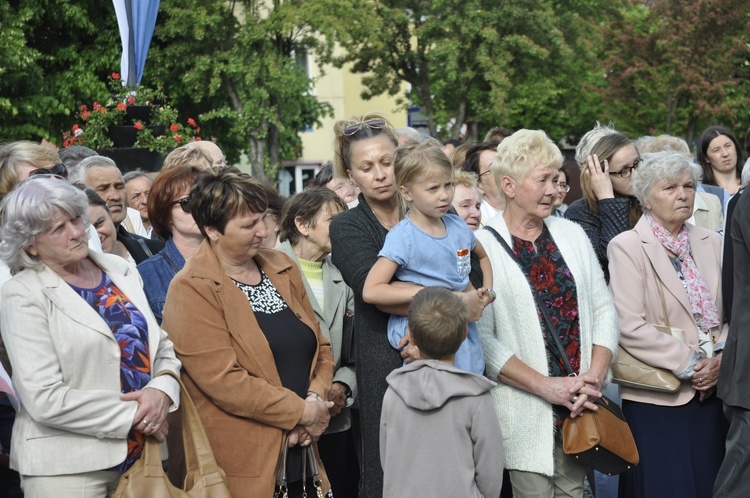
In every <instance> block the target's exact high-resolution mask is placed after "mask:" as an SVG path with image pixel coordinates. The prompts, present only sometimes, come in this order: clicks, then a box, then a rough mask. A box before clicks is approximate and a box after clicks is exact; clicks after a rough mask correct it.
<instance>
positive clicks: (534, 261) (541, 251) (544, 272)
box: [512, 225, 581, 426]
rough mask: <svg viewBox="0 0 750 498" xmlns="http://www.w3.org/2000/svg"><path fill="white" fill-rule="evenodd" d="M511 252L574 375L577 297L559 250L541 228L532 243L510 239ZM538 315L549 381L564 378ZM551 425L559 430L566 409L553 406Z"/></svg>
mask: <svg viewBox="0 0 750 498" xmlns="http://www.w3.org/2000/svg"><path fill="white" fill-rule="evenodd" d="M512 241H513V252H514V253H515V254H516V256H517V257H518V260H519V261H520V262H521V269H522V270H523V271H524V273H526V274H527V275H529V277H530V278H531V281H532V283H533V284H534V289H535V290H536V292H537V293H538V294H539V296H540V297H541V298H542V301H543V302H544V304H545V307H546V308H547V313H548V314H549V316H550V318H551V319H552V324H553V325H554V326H555V327H557V334H558V337H559V338H560V342H561V343H562V345H563V347H564V348H565V351H566V353H567V355H568V360H569V361H570V366H571V367H572V368H573V371H574V372H575V373H580V367H581V332H580V330H579V324H578V297H577V295H576V283H575V280H574V279H573V275H572V274H571V273H570V270H569V269H568V265H567V264H565V260H564V259H563V257H562V254H561V253H560V249H559V248H558V247H557V244H555V241H554V239H553V238H552V235H550V233H549V231H548V230H547V226H546V225H545V226H544V229H543V230H542V233H541V235H540V236H539V238H537V239H536V241H535V242H529V241H526V240H523V239H519V238H517V237H512ZM538 314H539V324H540V325H541V327H542V333H543V334H544V341H545V347H546V349H547V365H548V367H549V375H550V377H565V376H567V375H568V373H567V371H566V370H565V363H564V362H563V361H562V359H561V358H560V355H559V353H558V351H557V346H555V342H554V339H553V337H552V336H551V335H549V332H550V331H549V330H548V329H547V323H546V321H545V319H544V316H543V315H542V313H541V311H538ZM553 408H554V410H553V411H554V415H555V425H558V426H562V423H563V420H565V417H567V416H568V413H569V411H568V409H567V408H565V407H563V406H554V407H553Z"/></svg>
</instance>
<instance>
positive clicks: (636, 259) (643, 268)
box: [607, 217, 728, 406]
mask: <svg viewBox="0 0 750 498" xmlns="http://www.w3.org/2000/svg"><path fill="white" fill-rule="evenodd" d="M686 226H687V227H688V230H689V235H688V236H689V239H690V251H691V254H692V257H693V260H695V264H696V266H697V267H698V270H699V271H700V274H701V276H702V277H703V280H704V281H705V282H706V285H707V286H708V289H709V291H710V292H711V295H712V296H713V298H714V301H715V302H716V307H717V308H718V312H719V317H720V319H722V321H723V317H724V311H723V304H722V300H721V237H720V236H719V234H717V233H715V232H711V231H709V230H705V229H703V228H699V227H696V226H693V225H690V224H686ZM607 254H608V257H609V272H610V288H611V290H612V294H613V296H614V299H615V307H616V308H617V316H618V318H619V323H620V345H621V346H623V347H624V348H626V349H627V350H628V352H630V353H631V354H632V355H633V356H634V357H636V358H638V359H640V360H641V361H644V362H646V363H648V364H650V365H654V366H657V367H661V368H665V369H667V370H671V371H672V372H681V371H682V370H684V369H685V367H687V365H688V362H689V360H690V358H691V356H692V354H691V351H690V350H695V351H697V350H698V328H697V325H696V323H695V320H694V319H693V313H692V311H691V308H690V301H689V300H688V296H687V292H685V288H684V287H683V286H682V282H680V279H679V276H678V275H677V272H676V271H675V269H674V266H673V265H672V263H671V261H670V260H669V256H668V254H667V251H666V249H664V247H663V246H662V245H661V243H660V242H659V240H658V239H657V238H656V236H655V235H654V233H653V231H652V230H651V227H650V226H649V224H648V221H647V220H646V218H645V217H641V219H640V220H639V221H638V223H637V224H636V226H635V228H634V229H633V230H629V231H627V232H623V233H621V234H620V235H618V236H617V237H615V238H614V239H612V241H611V242H610V244H609V247H608V249H607ZM654 272H656V274H658V276H659V278H660V279H661V281H662V282H663V284H664V288H663V289H664V301H665V303H666V308H667V314H668V315H669V322H670V325H671V326H672V327H677V328H681V329H683V330H684V331H685V340H686V342H687V344H683V343H682V342H680V341H678V340H677V339H676V338H674V337H672V336H670V335H667V334H664V333H662V332H659V331H658V330H656V329H655V328H654V327H653V326H652V324H656V325H664V324H665V320H664V316H663V313H662V306H661V300H660V298H659V291H658V287H657V285H658V280H657V279H656V278H655V275H654ZM727 331H728V327H727V325H726V324H723V325H721V326H718V327H715V328H714V329H713V330H712V331H711V338H712V341H713V343H714V344H717V343H720V342H721V343H723V342H724V341H725V340H726V336H727ZM621 395H622V398H623V399H628V400H632V401H639V402H643V403H652V404H655V405H662V406H680V405H684V404H686V403H687V402H688V401H690V400H691V399H692V398H693V396H694V395H695V390H694V389H693V388H692V387H691V385H690V382H687V381H684V382H683V383H682V386H681V388H680V390H679V391H677V392H676V393H670V394H668V393H657V392H653V391H646V390H642V389H633V388H627V387H621Z"/></svg>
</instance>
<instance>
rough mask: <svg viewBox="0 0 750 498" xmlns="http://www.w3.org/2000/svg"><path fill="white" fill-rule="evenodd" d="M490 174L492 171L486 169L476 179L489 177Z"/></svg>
mask: <svg viewBox="0 0 750 498" xmlns="http://www.w3.org/2000/svg"><path fill="white" fill-rule="evenodd" d="M490 173H492V170H491V169H488V170H487V171H485V172H484V173H479V175H477V178H482V177H483V176H484V175H489V174H490Z"/></svg>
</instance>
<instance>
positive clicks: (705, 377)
mask: <svg viewBox="0 0 750 498" xmlns="http://www.w3.org/2000/svg"><path fill="white" fill-rule="evenodd" d="M720 367H721V356H717V357H715V358H704V359H702V360H700V361H699V362H698V363H696V364H695V366H694V367H693V370H695V375H693V378H692V379H691V383H692V385H693V389H695V390H696V391H699V392H700V393H701V401H703V399H704V398H705V397H707V395H708V394H709V393H708V391H710V390H712V389H713V388H714V387H716V383H717V382H718V381H719V368H720Z"/></svg>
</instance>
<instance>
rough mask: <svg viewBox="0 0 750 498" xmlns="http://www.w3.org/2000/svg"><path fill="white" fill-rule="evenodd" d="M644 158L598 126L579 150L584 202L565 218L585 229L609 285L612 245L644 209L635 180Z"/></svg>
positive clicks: (576, 204)
mask: <svg viewBox="0 0 750 498" xmlns="http://www.w3.org/2000/svg"><path fill="white" fill-rule="evenodd" d="M640 160H641V158H640V155H639V154H638V151H637V150H636V148H635V145H634V144H633V142H632V141H631V140H630V139H629V138H627V137H626V136H624V135H621V134H620V133H617V131H615V129H614V128H611V127H608V126H601V125H597V126H596V127H595V128H594V129H593V130H591V131H589V132H588V133H586V135H584V136H583V138H582V139H581V141H580V143H579V144H578V146H577V147H576V161H577V162H578V164H579V165H580V166H581V190H582V191H583V198H581V199H578V200H577V201H575V202H573V203H572V204H571V205H570V206H569V207H568V209H567V210H565V218H567V219H569V220H571V221H575V222H576V223H578V224H579V225H581V226H582V227H583V229H584V230H585V231H586V235H588V237H589V240H591V245H593V246H594V251H595V252H596V255H597V257H598V258H599V264H600V265H601V267H602V270H603V271H604V277H605V278H606V279H607V282H609V271H608V269H607V246H608V245H609V241H611V240H612V239H613V238H615V237H616V236H617V235H619V234H621V233H622V232H624V231H625V230H629V229H631V228H633V227H634V226H635V224H636V223H637V222H638V219H639V218H640V217H641V214H642V210H641V206H640V204H639V203H638V201H637V200H636V198H635V197H633V186H632V185H631V177H632V174H633V171H634V170H635V169H636V168H637V167H638V163H639V162H640Z"/></svg>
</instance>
